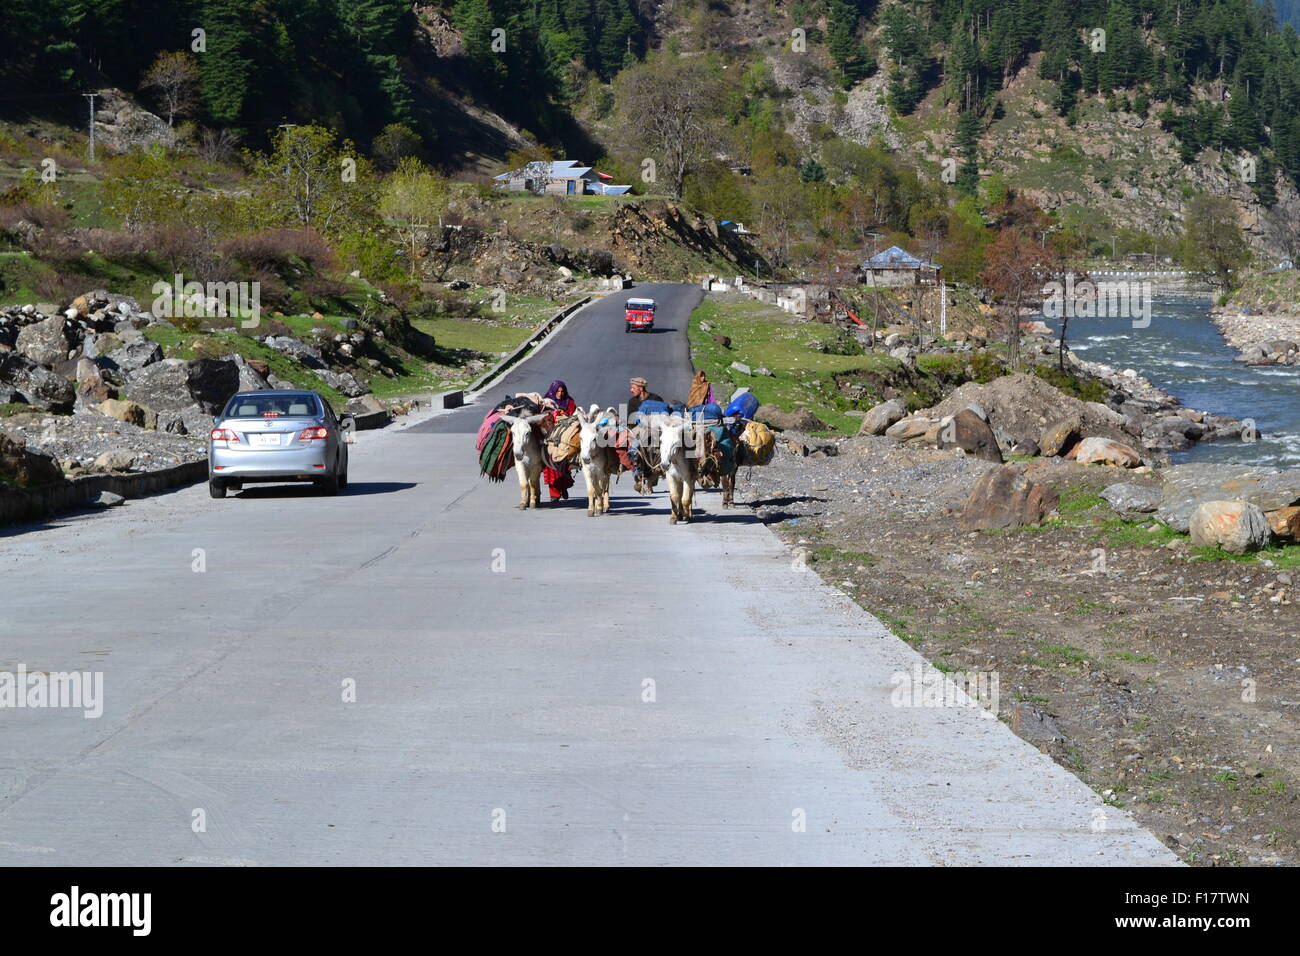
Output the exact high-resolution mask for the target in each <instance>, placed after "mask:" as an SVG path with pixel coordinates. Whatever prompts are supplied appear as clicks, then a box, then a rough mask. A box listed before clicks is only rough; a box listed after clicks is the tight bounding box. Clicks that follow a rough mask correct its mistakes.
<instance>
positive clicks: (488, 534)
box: [0, 287, 1176, 865]
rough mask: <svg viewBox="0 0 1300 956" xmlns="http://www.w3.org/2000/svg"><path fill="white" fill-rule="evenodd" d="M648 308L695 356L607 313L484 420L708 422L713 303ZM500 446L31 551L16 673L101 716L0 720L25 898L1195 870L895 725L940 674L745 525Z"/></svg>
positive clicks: (1065, 798) (167, 503) (976, 718)
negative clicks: (554, 499)
mask: <svg viewBox="0 0 1300 956" xmlns="http://www.w3.org/2000/svg"><path fill="white" fill-rule="evenodd" d="M645 291H648V292H649V293H650V294H653V295H654V296H655V297H656V298H657V299H659V300H660V302H661V303H664V307H663V308H662V309H661V312H660V319H659V321H660V323H661V325H662V326H663V327H664V328H665V329H666V330H667V329H672V330H673V331H664V332H662V333H660V334H658V335H653V336H649V335H647V336H642V337H638V336H624V334H623V333H622V331H621V327H620V326H619V325H618V316H617V305H618V303H617V302H613V301H607V302H604V303H601V304H598V305H597V306H595V307H593V308H590V309H588V310H586V311H584V312H582V313H579V314H578V315H577V316H576V317H575V318H574V319H572V320H571V321H570V323H569V325H567V326H566V328H565V329H564V330H563V331H561V332H559V333H557V334H556V335H555V336H553V337H552V339H551V340H550V341H549V342H548V343H547V344H546V345H545V346H544V347H543V348H542V349H540V350H539V351H538V353H537V354H536V355H535V356H534V357H533V358H532V359H530V360H529V361H528V362H527V363H525V365H523V366H521V367H520V368H519V369H518V370H517V371H516V372H515V373H513V374H512V375H511V376H510V379H509V381H508V382H506V383H504V384H503V386H501V387H499V388H496V389H491V390H489V393H488V395H487V396H486V397H487V398H488V399H495V397H497V395H499V394H500V393H501V392H502V391H504V390H505V389H506V388H507V387H511V386H520V387H524V386H526V387H528V388H530V389H536V388H544V387H545V386H546V385H547V384H548V383H549V381H550V380H551V379H552V378H556V377H563V378H566V380H567V381H568V382H569V384H570V385H571V386H572V388H573V392H574V394H575V395H576V396H577V397H578V399H579V400H580V401H583V402H589V401H593V400H594V401H600V402H602V403H603V402H607V401H608V402H616V401H618V400H619V399H621V398H622V395H623V394H624V392H625V382H626V379H627V377H628V376H629V375H631V374H637V373H641V374H645V375H646V377H647V378H650V379H651V380H652V385H654V386H661V387H659V388H657V390H659V391H661V392H662V393H663V394H665V396H666V397H667V396H669V395H670V394H671V393H675V394H680V393H681V392H682V391H684V386H685V383H686V381H687V377H688V374H689V368H687V367H686V365H685V364H684V363H685V361H686V351H685V340H684V337H683V333H684V329H685V323H686V314H687V311H688V310H689V308H690V307H691V306H692V305H693V304H694V302H695V300H696V297H697V295H698V293H695V292H694V291H693V290H690V289H689V288H685V287H677V288H671V287H655V288H652V289H649V290H638V292H645ZM482 411H483V410H482V408H481V407H479V408H475V409H469V410H466V411H464V412H458V413H454V414H451V415H445V416H441V417H439V418H436V419H431V420H429V421H428V422H426V423H423V424H415V425H407V426H403V427H401V428H398V429H396V430H389V431H386V432H383V433H362V434H361V435H360V436H359V442H358V444H357V445H356V446H354V449H353V456H352V479H353V485H352V487H351V488H350V489H349V491H348V493H346V494H345V495H343V496H341V497H339V498H333V499H331V498H322V497H315V496H313V495H312V494H311V493H310V492H308V491H305V490H298V489H293V488H289V489H283V490H282V489H272V488H261V489H255V490H249V491H245V492H243V493H241V494H238V495H235V496H232V497H230V498H227V499H226V500H224V501H213V500H211V499H209V498H208V497H207V492H206V490H205V489H204V488H202V487H201V486H199V487H196V488H191V489H187V490H184V491H180V492H177V493H173V494H168V495H161V496H157V497H154V498H150V499H145V500H140V501H132V502H130V503H128V504H127V505H126V506H125V507H123V508H119V509H116V510H114V511H111V512H108V513H101V514H95V515H83V516H74V517H69V518H65V519H60V520H57V521H54V522H51V523H50V524H49V525H45V526H40V527H35V528H28V529H24V530H23V531H22V533H15V531H16V529H0V587H2V588H3V594H2V597H0V636H2V638H0V673H2V672H5V671H8V672H11V673H12V672H14V671H16V670H17V669H18V668H19V667H20V665H25V666H26V668H27V669H28V670H29V671H71V670H78V671H88V672H97V673H100V674H102V675H103V682H104V686H103V697H104V699H103V713H102V716H100V717H98V718H97V719H87V718H85V717H84V716H83V712H82V711H81V710H78V709H75V708H23V709H13V708H8V709H0V862H2V863H5V864H11V865H12V864H20V865H34V864H74V863H75V864H228V865H248V864H345V863H372V864H374V863H378V864H441V863H461V864H500V863H510V864H565V863H576V864H592V863H595V864H710V863H715V864H716V863H722V864H864V863H874V864H919V865H926V864H930V865H933V864H941V865H954V864H956V865H961V864H1079V865H1089V864H1093V865H1100V864H1152V863H1159V864H1165V863H1173V862H1176V861H1175V858H1174V857H1173V855H1172V854H1171V853H1170V852H1169V851H1168V850H1166V849H1165V848H1164V847H1163V846H1162V845H1161V844H1160V843H1159V842H1158V841H1157V840H1156V839H1155V838H1154V837H1152V836H1151V835H1150V834H1148V833H1146V832H1145V831H1143V830H1141V829H1139V828H1137V827H1135V826H1134V824H1133V823H1132V821H1131V820H1130V819H1129V818H1128V817H1127V816H1126V815H1124V814H1123V813H1122V812H1120V811H1117V810H1114V809H1111V808H1103V807H1102V805H1101V802H1100V800H1099V799H1098V798H1097V797H1096V796H1095V795H1094V794H1093V793H1092V792H1091V791H1089V790H1088V789H1087V788H1086V787H1085V786H1084V785H1083V784H1082V783H1080V782H1079V781H1078V780H1077V779H1075V778H1074V777H1073V776H1072V775H1070V774H1069V773H1067V772H1066V771H1065V770H1063V769H1061V768H1060V767H1058V766H1057V765H1056V764H1054V763H1053V762H1052V761H1051V760H1050V759H1048V758H1047V757H1045V756H1043V755H1041V754H1040V753H1039V752H1038V751H1037V750H1035V749H1034V748H1032V747H1031V746H1029V745H1028V744H1026V743H1024V742H1022V741H1020V740H1019V739H1018V738H1016V737H1015V736H1013V735H1012V734H1011V732H1010V731H1009V730H1008V729H1007V728H1006V727H1005V726H1004V725H1003V724H1002V723H1001V722H999V721H997V720H992V719H984V718H982V717H981V716H980V714H981V711H979V710H978V709H975V708H971V707H939V708H935V707H911V706H906V707H897V706H893V704H892V703H891V694H892V692H893V691H894V690H895V685H894V682H893V678H894V675H896V674H897V673H899V672H906V671H908V670H909V669H911V668H912V666H913V665H914V664H915V663H917V662H918V661H919V658H918V657H917V655H916V654H915V653H914V652H913V651H912V650H910V649H909V648H908V647H907V646H906V645H905V644H903V643H902V642H901V641H899V640H898V639H897V638H895V637H893V636H891V635H890V634H889V633H888V632H887V631H886V630H885V628H884V627H882V626H881V624H880V623H879V622H878V621H876V620H875V619H874V618H872V617H871V616H869V615H868V614H866V613H864V612H863V611H861V610H859V609H858V608H857V607H855V606H854V605H853V604H852V603H851V602H850V601H849V600H848V599H847V598H845V597H844V596H843V595H842V594H840V593H839V592H838V591H837V590H835V589H834V588H832V587H829V586H827V585H824V584H822V583H821V582H820V581H819V580H818V579H817V578H816V577H815V575H813V574H812V573H811V572H809V571H801V570H798V568H797V566H796V565H794V563H793V562H792V559H791V556H790V554H789V553H788V552H787V551H785V549H784V548H783V547H782V546H781V545H780V544H779V543H778V542H777V540H776V538H775V537H774V536H773V535H772V534H771V533H770V532H768V531H767V530H766V529H765V528H764V527H762V526H761V525H760V524H758V523H757V522H755V521H754V520H753V519H752V518H751V517H750V515H749V513H748V512H747V511H746V510H744V509H742V510H740V511H738V512H727V513H721V512H720V509H719V508H718V506H717V500H718V499H717V495H716V493H711V494H705V495H703V496H702V498H701V499H700V500H701V502H702V504H703V512H704V513H703V515H702V517H700V518H699V520H697V522H696V523H694V524H691V525H685V526H677V527H671V526H670V525H669V524H668V520H667V505H666V503H665V501H664V500H663V495H662V493H661V494H660V495H658V496H656V497H654V498H650V499H642V498H639V497H636V496H634V495H633V492H632V489H631V487H630V483H629V482H628V481H627V480H626V479H625V480H624V481H623V482H622V483H621V484H620V485H619V486H617V488H616V493H615V501H614V508H613V510H612V511H611V513H610V514H609V515H607V516H605V517H602V518H592V519H589V518H587V516H586V510H585V501H584V500H583V499H582V497H581V495H580V494H579V495H576V496H575V498H574V500H572V501H570V502H568V503H567V504H566V505H565V506H562V507H559V508H556V509H542V510H538V511H530V512H525V513H521V512H518V511H516V510H514V508H513V505H514V504H515V503H516V502H517V500H518V497H517V494H518V492H517V486H516V484H515V482H514V479H513V475H511V476H510V477H509V478H508V479H507V482H506V483H505V484H504V485H501V484H495V485H494V484H489V483H488V482H487V481H485V480H483V479H481V478H479V476H478V474H477V468H476V462H475V456H474V452H473V447H472V439H471V437H470V435H469V434H468V432H469V431H471V430H472V429H473V428H474V427H475V426H476V425H477V422H478V420H479V419H480V418H481V416H482ZM742 498H743V488H742Z"/></svg>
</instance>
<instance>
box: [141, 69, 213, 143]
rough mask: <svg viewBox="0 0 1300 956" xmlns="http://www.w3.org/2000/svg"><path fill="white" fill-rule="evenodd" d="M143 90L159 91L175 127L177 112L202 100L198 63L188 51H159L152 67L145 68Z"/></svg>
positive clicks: (170, 124) (187, 108)
mask: <svg viewBox="0 0 1300 956" xmlns="http://www.w3.org/2000/svg"><path fill="white" fill-rule="evenodd" d="M140 86H141V88H142V89H152V90H157V91H158V96H159V98H160V99H161V100H162V103H163V108H164V109H165V110H166V111H167V125H168V126H172V125H173V124H174V122H175V120H176V115H177V114H178V113H188V112H189V111H190V110H192V109H194V107H195V106H197V105H198V102H199V95H198V90H199V64H198V61H197V60H195V59H194V57H193V56H191V55H190V54H188V53H184V52H181V51H174V52H171V53H166V52H164V53H159V54H158V57H157V59H155V60H154V61H153V66H151V67H149V69H148V70H146V71H145V74H144V77H143V80H142V82H141V83H140Z"/></svg>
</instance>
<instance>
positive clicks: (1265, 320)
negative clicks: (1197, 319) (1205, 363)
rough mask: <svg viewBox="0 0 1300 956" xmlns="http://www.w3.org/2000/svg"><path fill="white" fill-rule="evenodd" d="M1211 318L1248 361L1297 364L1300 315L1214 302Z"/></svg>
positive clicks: (1239, 358)
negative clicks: (1241, 307)
mask: <svg viewBox="0 0 1300 956" xmlns="http://www.w3.org/2000/svg"><path fill="white" fill-rule="evenodd" d="M1210 321H1212V322H1213V323H1214V327H1215V328H1217V329H1218V330H1219V333H1220V334H1221V335H1222V336H1223V339H1224V341H1225V342H1227V343H1228V345H1229V346H1231V347H1232V348H1234V349H1236V351H1237V355H1238V361H1240V362H1244V363H1245V364H1247V365H1300V316H1294V315H1266V314H1263V313H1258V312H1242V311H1241V310H1240V309H1232V308H1221V307H1219V306H1215V307H1214V308H1212V309H1211V310H1210Z"/></svg>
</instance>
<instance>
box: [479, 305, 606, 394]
mask: <svg viewBox="0 0 1300 956" xmlns="http://www.w3.org/2000/svg"><path fill="white" fill-rule="evenodd" d="M591 298H592V297H591V296H589V295H584V296H583V297H582V298H581V299H579V300H578V301H577V302H571V303H569V304H568V305H566V306H565V307H564V308H562V309H561V310H560V311H559V312H556V313H555V314H554V315H553V316H551V317H550V318H549V319H547V320H546V321H545V322H544V323H543V324H542V325H541V326H539V327H538V329H537V330H536V331H535V332H533V334H532V335H530V336H528V338H526V339H524V341H523V342H522V343H521V344H520V345H519V346H518V347H517V348H516V349H515V350H514V351H513V352H511V353H510V354H509V355H507V356H506V357H505V358H503V359H502V360H501V361H500V362H498V363H497V364H496V365H494V366H493V367H492V368H490V369H488V370H487V371H486V372H485V373H483V374H482V375H481V376H479V378H478V379H477V380H476V381H475V382H474V383H473V384H472V385H470V386H469V387H468V388H466V389H465V392H466V393H470V394H472V393H474V392H477V391H481V390H482V389H484V388H486V387H487V384H488V383H489V382H491V381H492V380H493V379H495V378H499V377H500V376H501V374H502V373H503V372H505V371H506V370H507V369H509V368H510V367H511V366H513V365H515V364H516V363H518V362H519V360H520V359H522V358H523V357H524V355H525V354H527V353H528V351H529V350H530V349H532V348H533V347H534V346H535V345H537V344H538V343H539V342H541V341H542V340H543V339H544V338H546V337H547V336H548V335H550V334H551V333H552V332H554V331H555V328H556V326H558V325H559V324H560V323H561V322H563V321H564V320H565V319H567V318H568V317H569V316H571V315H573V313H575V312H577V311H578V310H579V309H581V308H582V307H583V306H584V305H586V304H587V303H588V302H590V301H591Z"/></svg>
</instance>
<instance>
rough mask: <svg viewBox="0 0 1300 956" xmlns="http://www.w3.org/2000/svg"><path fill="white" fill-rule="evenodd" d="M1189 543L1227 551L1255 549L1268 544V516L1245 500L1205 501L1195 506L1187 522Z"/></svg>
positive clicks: (1234, 552)
mask: <svg viewBox="0 0 1300 956" xmlns="http://www.w3.org/2000/svg"><path fill="white" fill-rule="evenodd" d="M1189 527H1190V529H1191V535H1192V544H1193V545H1195V546H1197V547H1200V548H1213V547H1220V548H1222V549H1223V550H1224V551H1227V552H1228V553H1229V554H1245V553H1246V552H1248V551H1258V550H1260V549H1261V548H1263V547H1264V546H1265V545H1267V544H1268V539H1269V534H1270V533H1271V531H1270V528H1269V525H1268V519H1267V518H1265V517H1264V512H1263V511H1261V510H1260V509H1259V507H1258V506H1256V505H1253V504H1251V503H1250V502H1248V501H1206V502H1203V503H1202V504H1200V505H1198V506H1197V508H1196V510H1195V511H1194V512H1193V513H1192V517H1191V521H1190V523H1189Z"/></svg>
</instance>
